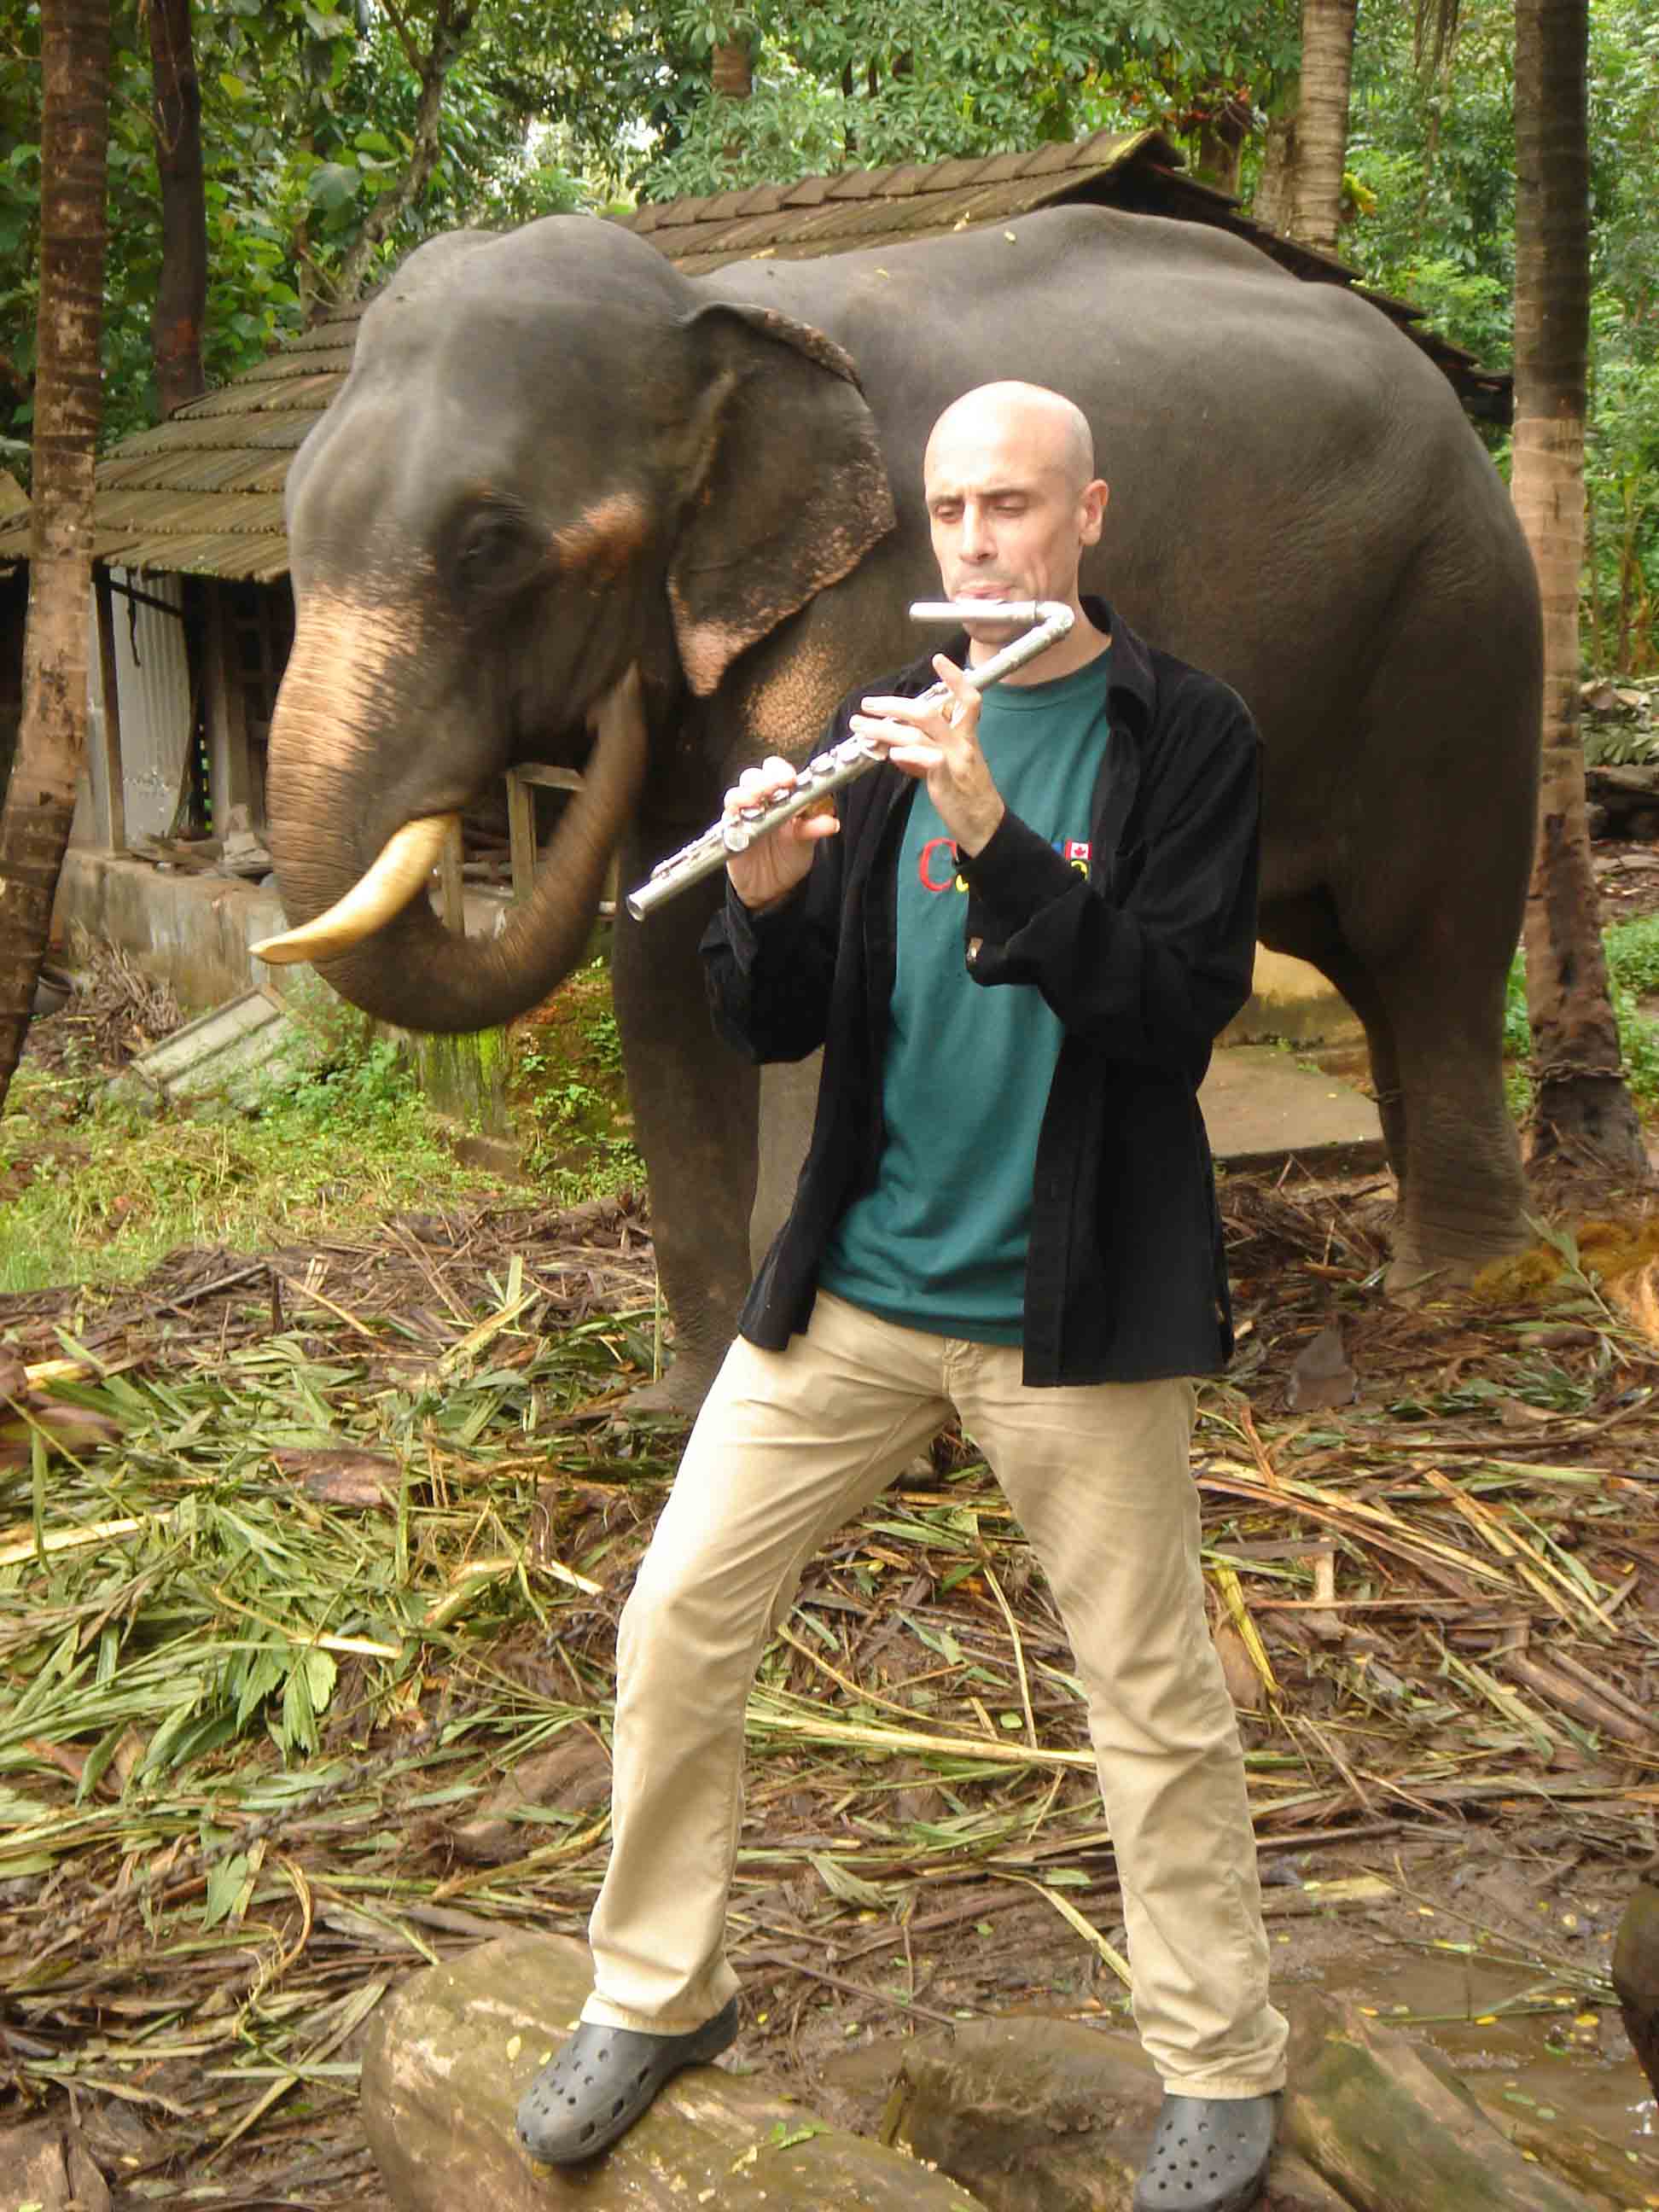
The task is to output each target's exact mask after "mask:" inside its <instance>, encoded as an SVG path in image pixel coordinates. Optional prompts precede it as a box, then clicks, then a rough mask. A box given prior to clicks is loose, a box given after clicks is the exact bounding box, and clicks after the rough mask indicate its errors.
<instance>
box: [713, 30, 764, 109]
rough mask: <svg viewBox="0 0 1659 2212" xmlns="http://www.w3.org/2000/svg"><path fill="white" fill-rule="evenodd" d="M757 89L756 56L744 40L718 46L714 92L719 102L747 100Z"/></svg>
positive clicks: (715, 52) (715, 60) (715, 54)
mask: <svg viewBox="0 0 1659 2212" xmlns="http://www.w3.org/2000/svg"><path fill="white" fill-rule="evenodd" d="M754 89H755V76H754V56H753V54H752V53H751V52H750V48H749V43H748V41H747V40H744V39H734V40H732V41H731V43H730V44H729V45H726V46H716V47H715V49H714V96H715V98H716V99H717V100H747V99H748V98H749V96H750V94H751V93H752V92H753V91H754Z"/></svg>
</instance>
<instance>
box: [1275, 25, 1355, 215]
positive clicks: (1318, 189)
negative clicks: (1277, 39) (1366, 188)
mask: <svg viewBox="0 0 1659 2212" xmlns="http://www.w3.org/2000/svg"><path fill="white" fill-rule="evenodd" d="M1357 8H1358V0H1302V100H1301V107H1300V112H1298V114H1297V121H1296V186H1295V192H1294V197H1293V198H1292V202H1291V237H1292V238H1297V239H1299V240H1301V241H1302V243H1303V245H1304V246H1315V247H1316V248H1317V249H1318V251H1319V252H1322V253H1334V252H1336V235H1337V232H1338V229H1339V228H1340V224H1341V220H1342V171H1343V165H1344V162H1345V161H1346V155H1347V151H1348V85H1349V81H1350V79H1351V78H1352V75H1353V26H1354V15H1355V11H1356V9H1357Z"/></svg>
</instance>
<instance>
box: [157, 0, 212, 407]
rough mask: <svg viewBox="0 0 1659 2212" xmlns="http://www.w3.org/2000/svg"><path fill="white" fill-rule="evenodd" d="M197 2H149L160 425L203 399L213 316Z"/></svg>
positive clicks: (165, 0) (168, 0) (187, 0)
mask: <svg viewBox="0 0 1659 2212" xmlns="http://www.w3.org/2000/svg"><path fill="white" fill-rule="evenodd" d="M190 9H191V0H149V65H150V85H151V104H150V112H151V114H152V116H153V118H154V119H155V167H156V171H157V173H158V174H159V176H160V178H161V282H160V283H159V284H158V285H157V286H156V289H155V307H154V308H153V309H152V310H151V313H150V319H149V337H150V350H151V353H152V355H153V356H154V358H155V411H156V414H157V416H158V417H160V418H161V420H163V421H165V420H166V418H167V416H169V415H171V414H172V412H173V409H174V408H175V407H182V406H183V405H184V404H185V401H186V400H188V399H199V398H201V396H202V393H203V392H204V391H205V389H206V388H207V387H206V383H205V380H204V377H203V374H202V322H203V319H204V316H205V314H206V313H207V283H208V261H207V204H206V198H205V193H204V182H203V177H202V87H201V82H200V81H199V79H198V78H197V74H196V48H195V42H194V40H193V39H192V38H191V20H190Z"/></svg>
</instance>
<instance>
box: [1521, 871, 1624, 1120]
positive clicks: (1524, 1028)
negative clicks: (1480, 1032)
mask: <svg viewBox="0 0 1659 2212" xmlns="http://www.w3.org/2000/svg"><path fill="white" fill-rule="evenodd" d="M1601 946H1602V951H1603V952H1604V953H1605V955H1606V957H1607V983H1608V987H1609V991H1610V994H1611V996H1612V999H1613V1015H1614V1018H1616V1020H1617V1021H1618V1024H1619V1044H1620V1051H1621V1052H1622V1053H1623V1054H1624V1060H1625V1079H1626V1082H1627V1083H1628V1085H1630V1091H1631V1096H1632V1097H1633V1098H1634V1099H1635V1100H1636V1102H1637V1104H1638V1106H1639V1107H1641V1108H1643V1109H1644V1110H1646V1111H1648V1112H1652V1111H1654V1110H1655V1109H1659V1024H1656V1023H1655V1022H1654V1020H1653V1019H1652V1018H1650V1016H1649V1015H1647V1014H1644V1012H1642V1010H1641V1008H1640V1006H1638V1004H1637V1000H1638V998H1639V997H1642V996H1644V995H1646V994H1648V993H1650V992H1653V991H1659V914H1647V915H1638V916H1637V917H1636V919H1635V920H1634V921H1620V922H1615V923H1614V924H1613V927H1612V928H1611V929H1607V930H1604V931H1603V932H1602V933H1601ZM1531 1051H1532V1031H1531V1029H1530V1027H1529V1025H1528V1020H1527V963H1526V958H1525V956H1524V955H1523V954H1522V953H1520V952H1517V953H1516V956H1515V959H1514V961H1513V963H1511V965H1510V977H1509V985H1508V988H1507V991H1506V993H1505V995H1504V1056H1505V1058H1506V1059H1507V1060H1510V1063H1511V1065H1510V1070H1509V1073H1508V1076H1507V1079H1506V1087H1507V1089H1508V1091H1509V1096H1510V1109H1511V1111H1513V1112H1514V1113H1515V1114H1516V1115H1517V1117H1523V1116H1524V1115H1525V1114H1526V1113H1527V1111H1528V1109H1529V1107H1530V1105H1531V1103H1532V1085H1531V1083H1530V1081H1529V1079H1528V1075H1527V1072H1526V1066H1525V1062H1526V1060H1527V1059H1528V1055H1529V1054H1530V1053H1531ZM1516 1063H1519V1064H1518V1065H1517V1064H1516Z"/></svg>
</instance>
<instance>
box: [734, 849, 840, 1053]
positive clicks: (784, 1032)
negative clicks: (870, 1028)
mask: <svg viewBox="0 0 1659 2212" xmlns="http://www.w3.org/2000/svg"><path fill="white" fill-rule="evenodd" d="M845 834H846V833H845V830H844V829H843V831H842V836H845ZM841 848H842V837H841V836H836V837H824V838H821V839H820V840H819V842H818V843H817V846H816V848H814V851H813V854H812V867H811V873H810V874H809V875H808V876H807V878H806V880H805V883H804V884H800V885H799V887H798V888H797V889H796V890H794V891H793V893H792V894H791V896H789V897H788V898H787V899H786V900H784V901H783V902H782V903H781V905H779V906H775V907H773V908H769V910H768V911H767V912H765V913H763V914H754V913H751V912H750V909H749V908H747V907H746V906H744V903H743V901H742V900H741V899H740V898H739V897H738V895H737V893H736V892H735V891H734V890H732V885H731V882H730V879H729V878H728V879H727V882H726V903H725V905H724V906H723V907H722V908H720V911H719V912H718V913H717V914H716V915H715V916H714V920H713V921H711V922H710V923H709V925H708V928H707V929H706V930H705V931H704V932H703V937H702V945H701V947H700V950H701V951H702V964H703V981H704V985H705V987H706V988H707V990H708V1005H709V1011H710V1012H712V1014H713V1015H714V1027H715V1029H716V1030H718V1031H719V1033H720V1036H722V1037H723V1038H724V1039H725V1040H726V1042H727V1043H728V1044H730V1045H733V1046H735V1047H736V1048H737V1049H738V1051H739V1052H740V1053H742V1054H744V1057H745V1059H748V1060H754V1061H756V1062H757V1063H759V1062H764V1061H766V1060H805V1058H806V1056H807V1055H808V1054H809V1053H813V1052H816V1051H817V1048H818V1047H819V1046H820V1045H821V1044H822V1043H823V1040H824V1036H825V1033H826V1031H827V1030H828V1028H829V994H830V991H831V988H832V987H833V986H834V983H835V978H836V940H837V938H838V935H839V924H840V917H841V887H842V849H841Z"/></svg>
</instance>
